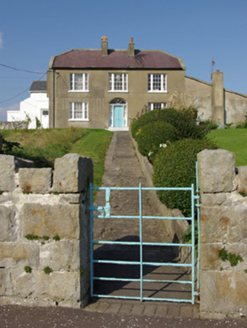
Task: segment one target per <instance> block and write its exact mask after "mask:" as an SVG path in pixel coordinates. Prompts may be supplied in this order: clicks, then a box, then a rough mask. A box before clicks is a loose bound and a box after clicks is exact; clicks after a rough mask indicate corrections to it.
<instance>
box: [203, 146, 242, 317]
mask: <svg viewBox="0 0 247 328" xmlns="http://www.w3.org/2000/svg"><path fill="white" fill-rule="evenodd" d="M198 173H199V187H200V192H201V233H200V238H201V243H200V258H201V262H200V265H201V268H200V286H201V288H200V314H201V317H203V318H222V317H228V316H229V317H242V316H246V315H247V283H246V279H247V273H246V272H247V271H246V269H247V197H243V196H241V195H240V194H239V192H242V193H246V194H247V166H245V167H239V168H238V174H237V175H236V173H235V155H234V154H233V153H231V152H229V151H227V150H222V149H219V150H204V151H202V152H201V153H199V154H198ZM220 250H224V251H226V252H227V254H229V253H232V254H235V255H236V256H237V255H239V256H241V257H242V259H243V261H242V262H238V263H237V265H235V266H232V262H230V261H229V260H228V259H226V260H225V261H224V259H223V258H222V257H221V256H220V255H219V251H220Z"/></svg>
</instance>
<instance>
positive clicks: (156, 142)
mask: <svg viewBox="0 0 247 328" xmlns="http://www.w3.org/2000/svg"><path fill="white" fill-rule="evenodd" d="M178 139H179V133H178V130H177V129H176V128H174V126H172V125H171V124H169V123H166V122H164V121H160V122H154V123H149V124H147V125H145V126H143V127H142V129H141V131H140V133H139V134H138V135H137V141H138V149H139V151H140V153H141V154H142V155H143V156H147V157H149V158H154V155H155V154H156V153H157V152H158V150H159V149H160V145H164V144H168V143H171V142H174V141H176V140H178Z"/></svg>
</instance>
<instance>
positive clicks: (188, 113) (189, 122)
mask: <svg viewBox="0 0 247 328" xmlns="http://www.w3.org/2000/svg"><path fill="white" fill-rule="evenodd" d="M157 121H165V122H167V123H170V124H171V125H173V126H174V127H175V128H176V129H177V130H178V131H179V134H180V139H184V138H192V139H203V138H204V136H205V134H206V133H207V131H205V130H203V129H201V128H200V127H199V126H198V125H197V124H196V122H195V119H194V112H193V111H192V110H191V109H182V110H176V109H174V108H164V109H156V110H153V111H151V112H148V113H146V114H144V115H141V116H140V117H139V118H138V119H137V120H135V121H134V122H132V124H131V133H132V136H133V138H135V139H137V138H138V134H139V133H140V131H141V129H142V127H143V126H145V125H147V124H149V123H153V122H157Z"/></svg>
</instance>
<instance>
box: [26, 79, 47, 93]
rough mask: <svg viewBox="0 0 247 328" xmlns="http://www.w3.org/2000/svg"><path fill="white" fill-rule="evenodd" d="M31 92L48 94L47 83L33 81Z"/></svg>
mask: <svg viewBox="0 0 247 328" xmlns="http://www.w3.org/2000/svg"><path fill="white" fill-rule="evenodd" d="M29 91H30V92H47V86H46V81H33V83H32V85H31V87H30V89H29Z"/></svg>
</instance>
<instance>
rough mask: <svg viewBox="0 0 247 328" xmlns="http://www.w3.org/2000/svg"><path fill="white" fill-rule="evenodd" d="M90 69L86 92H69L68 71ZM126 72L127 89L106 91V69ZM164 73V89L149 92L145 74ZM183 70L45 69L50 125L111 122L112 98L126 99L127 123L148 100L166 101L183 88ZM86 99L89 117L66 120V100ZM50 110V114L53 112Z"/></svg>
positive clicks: (97, 125)
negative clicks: (78, 119)
mask: <svg viewBox="0 0 247 328" xmlns="http://www.w3.org/2000/svg"><path fill="white" fill-rule="evenodd" d="M72 72H73V73H89V92H69V74H70V73H72ZM118 72H121V73H127V74H128V91H127V92H109V87H108V86H109V84H108V76H109V73H118ZM149 73H164V74H167V91H168V92H164V93H157V92H156V93H150V92H148V74H149ZM184 74H185V72H184V71H183V70H178V71H169V70H167V71H166V70H157V71H155V70H150V71H147V70H114V71H112V70H66V69H64V70H61V69H57V70H55V71H52V70H49V71H48V72H47V93H48V97H49V108H50V127H63V128H66V127H69V126H74V127H85V128H88V127H89V128H101V129H107V128H109V124H110V117H109V116H110V114H109V108H110V106H109V103H110V101H112V100H113V99H115V98H121V99H124V100H125V102H126V103H127V111H128V112H127V117H128V122H127V125H128V127H129V125H130V123H131V121H132V120H133V119H134V118H135V117H136V115H137V113H138V112H139V113H140V112H141V110H142V109H143V108H144V106H145V105H147V104H148V102H165V103H166V102H168V99H169V97H170V96H171V94H173V93H174V92H175V91H178V92H181V93H183V92H184ZM74 101H79V102H83V101H86V102H88V106H89V121H71V120H69V102H74ZM52 113H53V115H52Z"/></svg>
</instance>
